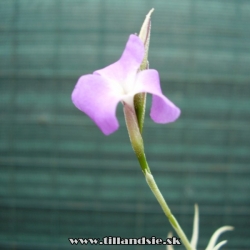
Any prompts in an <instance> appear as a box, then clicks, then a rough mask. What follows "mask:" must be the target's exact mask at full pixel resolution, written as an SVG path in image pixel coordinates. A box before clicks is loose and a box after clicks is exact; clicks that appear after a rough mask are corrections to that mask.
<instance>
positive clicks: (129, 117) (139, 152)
mask: <svg viewBox="0 0 250 250" xmlns="http://www.w3.org/2000/svg"><path fill="white" fill-rule="evenodd" d="M123 111H124V116H125V120H126V125H127V129H128V134H129V138H130V141H131V144H132V147H133V149H134V152H135V154H136V156H137V159H138V161H139V163H140V166H141V169H142V172H143V173H144V175H145V177H146V181H147V183H148V185H149V187H150V189H151V190H152V192H153V194H154V195H155V197H156V199H157V200H158V202H159V204H160V205H161V208H162V210H163V211H164V213H165V215H166V216H167V218H168V220H169V222H170V224H171V225H172V227H173V228H174V230H175V231H176V233H177V234H178V236H179V237H180V239H181V241H182V243H183V245H184V246H185V247H186V249H187V250H194V248H192V246H191V244H190V243H189V241H188V239H187V237H186V235H185V233H184V232H183V230H182V229H181V227H180V225H179V223H178V222H177V220H176V219H175V217H174V216H173V214H172V213H171V211H170V209H169V207H168V205H167V203H166V201H165V200H164V198H163V196H162V194H161V192H160V190H159V189H158V187H157V184H156V182H155V180H154V177H153V175H152V174H151V171H150V168H149V166H148V163H147V160H146V156H145V152H144V144H143V139H142V135H141V132H140V129H139V124H138V120H137V116H136V112H135V109H134V107H133V106H130V105H128V104H127V103H124V106H123Z"/></svg>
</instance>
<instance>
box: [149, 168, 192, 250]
mask: <svg viewBox="0 0 250 250" xmlns="http://www.w3.org/2000/svg"><path fill="white" fill-rule="evenodd" d="M145 178H146V182H147V183H148V185H149V187H150V189H151V191H152V192H153V194H154V196H155V198H156V199H157V201H158V202H159V204H160V206H161V208H162V210H163V212H164V213H165V215H166V216H167V218H168V220H169V222H170V224H171V225H172V227H173V228H174V230H175V232H176V233H177V234H178V236H179V237H180V239H181V242H182V244H183V245H184V246H185V247H186V249H187V250H194V249H193V248H192V246H191V244H190V242H189V241H188V239H187V236H186V235H185V233H184V232H183V230H182V228H181V227H180V225H179V223H178V221H177V220H176V219H175V217H174V216H173V214H172V213H171V210H170V208H169V207H168V205H167V203H166V201H165V199H164V197H163V196H162V194H161V192H160V190H159V188H158V186H157V184H156V182H155V180H154V177H153V175H152V174H150V173H148V172H146V174H145Z"/></svg>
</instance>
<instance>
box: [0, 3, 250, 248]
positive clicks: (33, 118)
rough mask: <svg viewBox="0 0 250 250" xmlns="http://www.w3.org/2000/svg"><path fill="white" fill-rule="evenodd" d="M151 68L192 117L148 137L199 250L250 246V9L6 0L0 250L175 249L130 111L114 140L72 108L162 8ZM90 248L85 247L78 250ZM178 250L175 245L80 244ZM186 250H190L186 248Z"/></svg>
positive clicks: (0, 70) (153, 159) (0, 63)
mask: <svg viewBox="0 0 250 250" xmlns="http://www.w3.org/2000/svg"><path fill="white" fill-rule="evenodd" d="M152 7H154V8H155V12H154V13H153V17H152V36H151V46H150V53H149V60H150V67H151V68H155V69H157V70H158V71H159V73H160V76H161V83H162V89H163V92H164V93H165V94H166V95H167V96H168V97H169V98H170V99H171V100H172V101H173V102H174V103H176V105H177V106H179V107H180V108H181V110H182V115H181V117H180V119H179V120H178V121H177V122H176V123H173V124H169V125H158V124H154V123H153V122H152V121H151V120H150V118H149V115H148V114H149V108H150V103H151V99H150V97H149V98H148V102H147V112H146V120H145V127H144V138H145V145H146V146H145V147H146V153H147V158H148V161H149V164H150V166H151V169H152V171H153V173H154V176H155V179H156V181H157V183H158V185H159V187H160V189H161V190H162V192H163V194H164V196H165V198H166V199H167V201H168V203H169V205H170V207H171V209H172V211H173V213H174V214H175V215H176V217H177V219H178V220H179V222H180V224H181V225H182V226H183V228H184V230H185V232H186V233H187V235H188V237H190V236H191V232H192V218H193V205H194V203H198V204H199V207H200V239H199V249H204V248H205V245H206V244H207V242H208V240H209V238H210V236H211V235H212V233H213V232H214V231H215V230H216V229H217V228H218V227H221V226H223V225H233V226H234V227H235V231H234V232H229V233H225V234H224V235H223V236H222V237H221V240H222V239H229V243H228V245H227V246H226V247H224V248H223V249H249V247H250V238H249V230H250V207H249V205H250V200H249V192H250V181H249V177H250V169H249V167H250V166H249V163H250V142H249V139H250V127H249V121H250V112H249V107H250V73H249V72H250V70H249V69H250V45H249V44H250V33H249V32H250V1H246V0H229V1H223V0H216V1H214V0H212V1H205V0H168V1H164V0H155V1H145V0H137V1H131V0H129V1H115V0H91V1H90V0H43V1H41V0H1V1H0V103H1V105H0V249H18V250H21V249H22V250H26V249H42V250H43V249H44V250H45V249H51V250H56V249H72V248H73V246H70V244H69V241H68V238H69V237H74V238H76V237H82V238H83V237H96V238H101V237H104V236H121V237H142V236H147V237H151V236H156V237H162V238H163V237H166V235H167V233H168V232H169V231H170V230H172V229H171V227H170V225H169V223H168V221H167V219H166V218H165V217H164V215H163V212H162V211H161V209H160V208H159V205H158V204H157V202H156V201H155V199H154V197H153V195H152V194H151V192H150V190H149V188H148V187H147V185H146V183H145V180H144V178H143V175H142V173H141V170H140V168H139V165H138V163H137V160H136V158H135V156H134V154H133V152H132V149H131V146H130V143H129V139H128V136H127V132H126V127H125V124H124V119H123V115H122V107H121V105H119V107H118V111H117V114H118V117H119V122H120V128H119V130H118V131H117V132H116V133H114V134H112V135H111V136H108V137H106V136H104V135H103V134H102V133H101V132H100V131H99V129H98V128H97V127H96V126H95V125H94V124H93V122H92V121H91V120H90V119H89V118H88V117H87V116H85V115H84V114H83V113H81V112H80V111H78V110H77V109H76V108H75V107H74V106H73V104H72V103H71V100H70V95H71V92H72V90H73V88H74V85H75V83H76V81H77V79H78V77H79V76H80V75H83V74H86V73H91V72H93V71H94V70H96V69H99V68H102V67H104V66H106V65H108V64H110V63H112V62H114V61H116V60H117V59H118V58H119V57H120V55H121V53H122V51H123V48H124V46H125V43H126V41H127V39H128V36H129V34H131V33H136V32H138V31H139V29H140V26H141V24H142V21H143V20H144V17H145V15H146V14H147V12H148V11H149V10H150V9H151V8H152ZM75 247H76V246H75ZM79 247H80V248H83V249H96V248H98V249H110V248H111V249H121V248H122V249H155V248H157V249H164V246H122V247H121V246H112V247H111V246H108V247H106V248H105V247H104V246H102V247H100V246H89V245H88V246H79ZM176 249H182V248H181V247H177V248H176Z"/></svg>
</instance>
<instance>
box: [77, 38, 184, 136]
mask: <svg viewBox="0 0 250 250" xmlns="http://www.w3.org/2000/svg"><path fill="white" fill-rule="evenodd" d="M144 52H145V51H144V45H143V42H142V41H141V40H140V38H139V37H138V36H136V35H130V37H129V39H128V42H127V44H126V47H125V50H124V51H123V54H122V56H121V58H120V59H119V60H118V61H117V62H115V63H113V64H111V65H109V66H107V67H106V68H103V69H100V70H97V71H95V72H94V73H93V74H88V75H84V76H81V77H80V79H79V80H78V82H77V84H76V86H75V89H74V91H73V93H72V101H73V103H74V104H75V106H76V107H77V108H78V109H80V110H81V111H82V112H84V113H86V114H87V115H88V116H89V117H90V118H91V119H92V120H93V121H94V122H95V123H96V125H97V126H98V127H99V128H100V129H101V131H102V132H103V133H104V134H105V135H109V134H111V133H113V132H114V131H115V130H117V129H118V127H119V124H118V121H117V118H116V107H117V104H118V103H119V101H122V102H125V103H127V104H128V105H130V106H132V107H133V105H134V103H133V100H134V95H135V94H137V93H142V92H147V93H150V94H152V95H153V98H152V107H151V112H150V116H151V118H152V119H153V121H154V122H157V123H168V122H173V121H175V120H176V119H177V118H178V117H179V115H180V110H179V108H178V107H176V106H175V105H174V104H173V103H172V102H171V101H170V100H169V99H168V98H166V97H165V96H164V95H163V94H162V91H161V87H160V80H159V74H158V72H157V71H156V70H154V69H147V70H143V71H139V68H140V65H141V63H142V60H143V57H144Z"/></svg>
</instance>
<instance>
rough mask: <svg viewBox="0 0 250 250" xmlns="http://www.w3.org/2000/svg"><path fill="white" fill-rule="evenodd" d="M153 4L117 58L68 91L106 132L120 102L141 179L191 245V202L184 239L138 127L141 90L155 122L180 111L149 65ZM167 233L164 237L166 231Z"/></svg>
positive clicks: (213, 248) (213, 249)
mask: <svg viewBox="0 0 250 250" xmlns="http://www.w3.org/2000/svg"><path fill="white" fill-rule="evenodd" d="M153 11H154V9H152V10H151V11H150V12H149V13H148V14H147V15H146V18H145V21H144V22H143V25H142V27H141V30H140V33H139V35H138V36H137V35H134V34H131V35H130V36H129V38H128V41H127V43H126V46H125V49H124V51H123V53H122V55H121V57H120V59H119V60H118V61H116V62H115V63H113V64H111V65H109V66H107V67H105V68H103V69H99V70H96V71H94V72H93V74H87V75H83V76H81V77H80V78H79V80H78V81H77V83H76V86H75V88H74V90H73V92H72V102H73V103H74V105H75V106H76V107H77V108H78V109H79V110H81V111H82V112H84V113H85V114H87V115H88V116H89V117H90V118H91V119H92V120H93V121H94V122H95V124H96V125H97V126H98V127H99V128H100V130H101V131H102V132H103V133H104V134H105V135H110V134H111V133H113V132H115V131H116V130H117V129H118V127H119V123H118V120H117V118H116V108H117V105H118V103H119V102H122V104H123V110H124V116H125V120H126V125H127V129H128V134H129V138H130V141H131V145H132V148H133V149H134V152H135V154H136V156H137V158H138V161H139V163H140V167H141V169H142V172H143V174H144V176H145V179H146V182H147V184H148V186H149V188H150V189H151V191H152V192H153V194H154V196H155V198H156V199H157V201H158V202H159V204H160V206H161V208H162V210H163V212H164V214H165V215H166V217H167V218H168V220H169V222H170V224H171V226H172V227H173V229H174V230H175V232H176V233H177V235H178V236H179V237H180V239H181V242H182V244H183V245H184V246H185V248H186V249H187V250H196V249H197V242H198V236H199V233H198V232H199V226H198V224H199V211H198V205H195V215H194V223H193V234H192V238H191V240H190V241H189V240H188V239H187V237H186V235H185V233H184V232H183V230H182V228H181V226H180V225H179V223H178V222H177V220H176V218H175V217H174V215H173V214H172V212H171V210H170V208H169V206H168V204H167V203H166V201H165V199H164V198H163V196H162V194H161V192H160V190H159V188H158V186H157V184H156V182H155V180H154V177H153V175H152V173H151V170H150V168H149V166H148V163H147V160H146V156H145V152H144V143H143V138H142V128H143V122H144V115H145V103H146V93H149V94H152V106H151V111H150V116H151V118H152V120H153V121H154V122H156V123H170V122H174V121H175V120H176V119H177V118H178V117H179V116H180V113H181V111H180V109H179V108H178V107H177V106H176V105H175V104H174V103H172V102H171V101H170V100H169V99H168V98H167V97H166V96H165V95H164V94H163V93H162V90H161V86H160V77H159V73H158V72H157V71H156V70H155V69H149V67H148V65H149V63H148V49H149V40H150V30H151V20H150V19H151V14H152V12H153ZM229 230H233V227H231V226H224V227H221V228H219V229H217V230H216V231H215V233H214V234H213V235H212V237H211V239H210V241H209V243H208V246H207V248H206V250H218V249H220V247H221V246H223V245H224V244H225V243H226V242H227V241H226V240H224V241H221V242H220V243H217V244H216V242H217V240H218V238H219V236H220V235H221V234H222V233H223V232H225V231H229ZM171 235H172V233H169V235H168V237H171ZM173 249H174V248H173V246H171V245H168V246H167V250H173Z"/></svg>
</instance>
